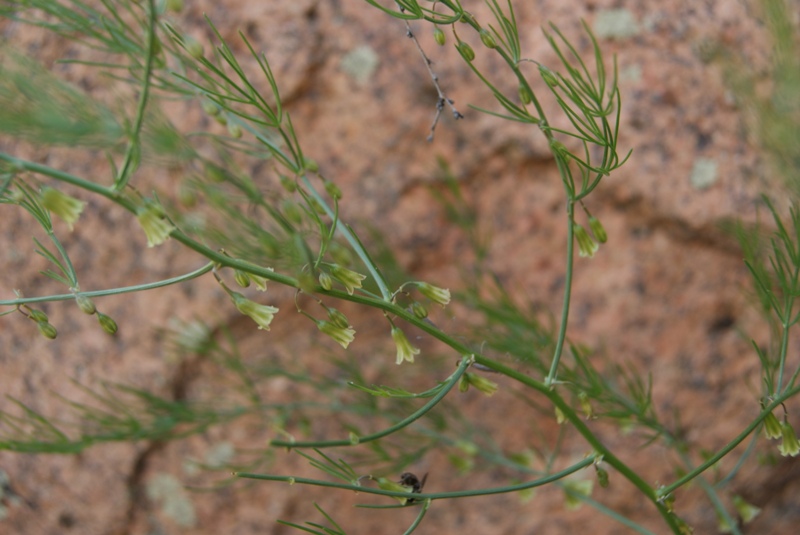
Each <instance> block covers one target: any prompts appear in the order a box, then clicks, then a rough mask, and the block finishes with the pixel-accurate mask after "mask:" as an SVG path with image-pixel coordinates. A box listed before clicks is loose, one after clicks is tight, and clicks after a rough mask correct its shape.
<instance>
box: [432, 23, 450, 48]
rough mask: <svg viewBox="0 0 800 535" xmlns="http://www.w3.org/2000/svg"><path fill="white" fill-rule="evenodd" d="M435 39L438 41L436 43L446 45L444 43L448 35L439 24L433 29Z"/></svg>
mask: <svg viewBox="0 0 800 535" xmlns="http://www.w3.org/2000/svg"><path fill="white" fill-rule="evenodd" d="M433 40H434V41H436V44H437V45H439V46H444V43H445V41H446V40H447V36H446V35H445V34H444V32H443V31H442V29H441V28H439V27H438V26H437V27H436V28H434V29H433Z"/></svg>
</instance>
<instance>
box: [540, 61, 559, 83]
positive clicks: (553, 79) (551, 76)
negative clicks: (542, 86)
mask: <svg viewBox="0 0 800 535" xmlns="http://www.w3.org/2000/svg"><path fill="white" fill-rule="evenodd" d="M539 74H540V75H541V77H542V79H543V80H544V82H545V83H546V84H547V85H548V86H550V87H558V83H559V82H558V76H557V75H556V74H555V73H554V72H553V71H551V70H550V69H548V68H547V67H545V66H544V65H539Z"/></svg>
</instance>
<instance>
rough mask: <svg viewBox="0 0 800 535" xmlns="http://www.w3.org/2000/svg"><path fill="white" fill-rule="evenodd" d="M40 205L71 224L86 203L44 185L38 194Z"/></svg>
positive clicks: (70, 225)
mask: <svg viewBox="0 0 800 535" xmlns="http://www.w3.org/2000/svg"><path fill="white" fill-rule="evenodd" d="M39 201H40V202H41V203H42V206H44V207H45V208H47V209H48V210H50V211H51V212H52V213H54V214H56V215H57V216H58V217H59V218H60V219H61V220H62V221H64V223H66V224H67V225H69V229H70V230H72V225H73V224H74V223H75V222H76V221H77V220H78V218H79V217H80V215H81V212H83V207H84V206H86V203H85V202H83V201H79V200H78V199H76V198H75V197H71V196H69V195H67V194H66V193H62V192H61V191H59V190H57V189H53V188H48V187H45V188H43V189H42V191H41V193H40V194H39Z"/></svg>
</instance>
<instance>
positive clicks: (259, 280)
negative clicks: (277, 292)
mask: <svg viewBox="0 0 800 535" xmlns="http://www.w3.org/2000/svg"><path fill="white" fill-rule="evenodd" d="M265 269H267V270H269V271H275V270H274V269H272V268H265ZM247 275H248V276H249V277H250V280H251V281H253V283H254V284H255V285H256V290H258V291H259V292H266V291H267V278H266V277H262V276H260V275H253V274H252V273H248V274H247Z"/></svg>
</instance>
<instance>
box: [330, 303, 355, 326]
mask: <svg viewBox="0 0 800 535" xmlns="http://www.w3.org/2000/svg"><path fill="white" fill-rule="evenodd" d="M328 319H329V320H330V322H331V323H333V324H334V325H336V326H337V327H339V328H340V329H347V328H348V327H350V320H348V319H347V316H345V315H344V314H343V313H342V312H340V311H338V310H336V309H335V308H329V309H328Z"/></svg>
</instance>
